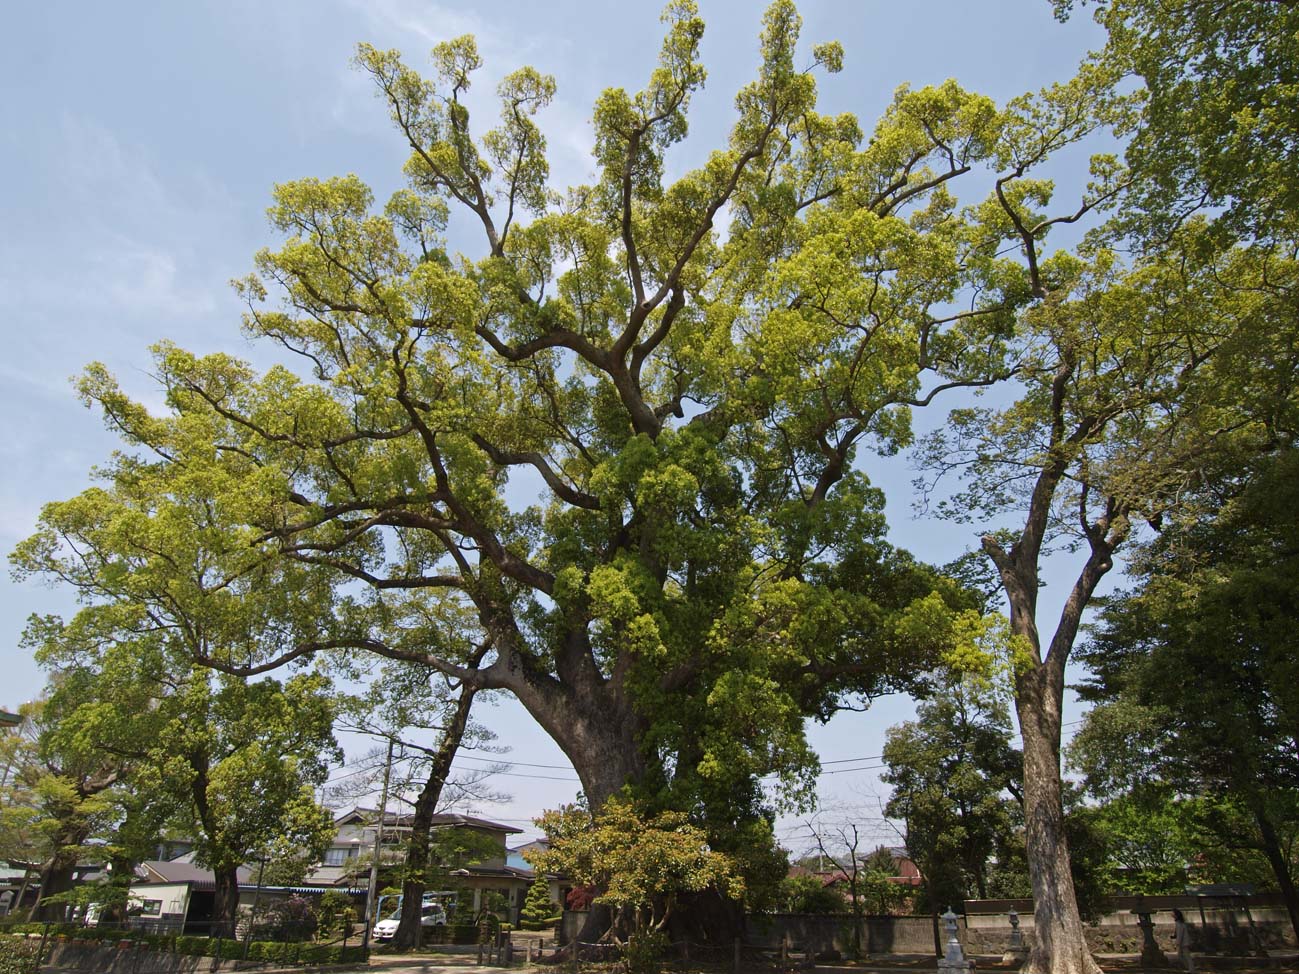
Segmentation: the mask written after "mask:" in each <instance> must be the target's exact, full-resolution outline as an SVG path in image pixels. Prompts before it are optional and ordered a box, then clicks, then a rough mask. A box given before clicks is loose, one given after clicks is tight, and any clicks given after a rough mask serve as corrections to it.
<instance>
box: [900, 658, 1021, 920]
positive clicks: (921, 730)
mask: <svg viewBox="0 0 1299 974" xmlns="http://www.w3.org/2000/svg"><path fill="white" fill-rule="evenodd" d="M916 715H917V719H916V720H915V721H910V722H907V723H904V724H900V725H898V726H897V727H893V728H891V729H890V730H889V732H888V735H887V737H886V738H885V744H884V763H885V764H886V765H887V767H888V770H886V771H885V772H883V773H882V774H881V775H880V778H881V780H882V781H884V782H886V783H887V784H890V785H892V786H893V795H892V797H891V798H890V799H889V802H888V805H887V806H886V808H885V814H887V815H888V816H889V817H890V818H894V819H897V820H899V821H902V822H905V823H906V840H907V853H908V855H910V856H911V858H912V859H913V860H914V861H915V863H916V865H917V866H919V867H920V872H921V875H922V876H924V878H925V890H926V893H927V894H928V895H927V899H928V905H929V908H930V910H931V911H933V912H939V911H941V910H942V909H944V908H945V906H946V905H947V904H949V903H951V904H955V903H957V902H958V901H961V900H965V899H967V898H972V896H971V894H974V895H977V896H978V898H980V899H986V898H987V896H988V861H989V859H990V857H991V856H992V854H993V852H994V850H996V849H997V848H998V847H999V846H1000V845H1004V844H1005V840H1006V837H1007V835H1008V834H1009V833H1010V832H1011V831H1012V829H1013V823H1014V819H1015V813H1014V810H1013V806H1014V805H1015V804H1016V803H1017V802H1018V801H1019V800H1020V778H1021V774H1022V759H1021V757H1020V754H1019V752H1018V751H1017V750H1016V749H1015V748H1013V747H1012V746H1011V743H1010V741H1011V730H1010V718H1009V715H1008V714H1007V713H1006V708H1005V705H1004V704H1003V703H1002V702H1001V701H1000V700H999V699H997V697H996V696H995V695H994V694H993V693H992V692H991V691H990V689H989V688H987V687H984V686H980V685H979V684H978V683H977V682H975V681H974V680H963V679H961V678H959V677H957V678H956V679H954V680H952V681H950V682H949V683H948V685H947V687H946V688H945V690H944V691H943V692H941V693H940V694H939V695H938V696H937V697H935V698H934V699H932V700H928V701H925V702H923V703H921V704H920V705H919V706H918V707H917V708H916Z"/></svg>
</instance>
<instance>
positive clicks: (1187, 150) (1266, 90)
mask: <svg viewBox="0 0 1299 974" xmlns="http://www.w3.org/2000/svg"><path fill="white" fill-rule="evenodd" d="M1053 4H1054V6H1055V8H1056V13H1057V16H1060V17H1061V18H1064V17H1067V16H1068V14H1069V12H1070V11H1071V9H1072V7H1073V6H1074V3H1073V0H1053ZM1081 5H1084V4H1080V6H1081ZM1090 5H1091V6H1092V7H1093V8H1094V11H1095V13H1094V16H1095V18H1096V21H1097V23H1099V24H1100V25H1101V26H1102V27H1104V28H1105V30H1106V33H1107V35H1108V43H1107V45H1106V47H1105V49H1104V50H1103V51H1102V52H1101V54H1100V57H1101V59H1102V60H1104V61H1105V62H1107V63H1108V64H1110V65H1112V66H1113V67H1114V68H1116V69H1117V70H1118V71H1120V72H1122V73H1123V74H1124V75H1126V76H1128V77H1133V78H1136V79H1139V81H1140V83H1141V84H1142V85H1143V86H1144V92H1143V94H1144V104H1143V111H1142V123H1141V125H1140V127H1139V128H1138V129H1137V132H1136V135H1135V137H1134V138H1133V140H1132V142H1131V145H1130V146H1129V147H1128V150H1127V155H1128V160H1129V163H1130V164H1131V165H1132V167H1133V169H1134V171H1135V172H1136V173H1137V175H1138V180H1137V183H1136V187H1137V190H1138V192H1137V195H1136V197H1135V199H1134V203H1135V204H1136V205H1134V206H1133V207H1132V208H1131V210H1130V211H1129V212H1130V216H1129V219H1128V221H1127V223H1128V225H1129V226H1134V225H1135V226H1136V227H1137V228H1139V229H1142V230H1143V232H1144V233H1145V235H1146V236H1148V237H1155V238H1160V237H1166V236H1167V235H1168V234H1169V233H1170V232H1171V230H1172V229H1173V228H1174V227H1175V226H1176V225H1177V223H1178V222H1180V221H1181V220H1182V219H1184V218H1185V217H1186V216H1188V215H1189V214H1191V213H1193V212H1196V211H1208V212H1211V213H1213V214H1214V219H1215V220H1217V221H1220V222H1221V223H1222V224H1223V229H1224V231H1226V232H1227V235H1228V237H1229V239H1230V238H1236V239H1239V238H1241V237H1244V238H1247V239H1255V240H1259V241H1264V242H1266V241H1273V240H1278V239H1279V240H1281V241H1284V240H1286V239H1287V238H1288V237H1289V236H1290V235H1292V234H1293V233H1294V230H1295V217H1296V215H1299V189H1296V186H1295V181H1294V179H1292V178H1291V175H1290V171H1289V169H1288V167H1287V160H1288V159H1289V158H1291V157H1292V156H1293V154H1294V149H1295V144H1294V138H1295V132H1299V96H1296V94H1295V91H1296V85H1297V84H1299V71H1297V69H1296V67H1295V65H1296V64H1297V63H1299V40H1296V37H1297V36H1299V11H1296V9H1295V8H1294V6H1293V5H1292V4H1289V3H1271V2H1268V0H1232V2H1229V3H1221V4H1201V3H1178V4H1168V3H1160V2H1158V0H1100V2H1094V0H1093V2H1090Z"/></svg>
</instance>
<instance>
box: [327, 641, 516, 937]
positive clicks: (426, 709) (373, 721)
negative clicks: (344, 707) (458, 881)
mask: <svg viewBox="0 0 1299 974" xmlns="http://www.w3.org/2000/svg"><path fill="white" fill-rule="evenodd" d="M482 656H483V651H481V650H480V651H478V652H477V653H476V654H475V653H474V652H472V651H470V652H468V653H467V658H468V659H469V661H470V663H471V664H473V663H476V662H481V659H482ZM345 669H350V667H345ZM477 693H478V688H477V687H476V686H473V685H470V684H465V683H463V682H457V681H452V680H450V679H449V678H447V677H446V676H445V675H443V674H442V673H440V672H438V671H437V670H435V669H431V668H430V667H428V666H424V665H420V664H417V663H410V662H397V663H392V662H390V663H388V664H387V665H385V666H384V667H383V668H382V669H381V671H380V673H379V674H378V676H377V678H376V679H375V680H374V681H373V682H372V683H371V685H370V687H369V688H368V690H367V692H366V693H365V694H364V695H362V696H360V697H357V698H353V699H352V700H351V701H350V702H349V704H348V710H349V712H350V715H351V716H350V718H349V722H350V724H351V726H352V728H353V729H354V730H357V731H358V732H360V733H366V734H371V735H375V736H379V737H386V738H387V739H388V740H389V741H390V742H391V744H393V745H394V746H395V747H396V760H395V764H396V767H397V770H398V784H397V785H396V786H395V787H394V789H393V790H394V792H395V793H396V794H397V796H398V798H399V800H404V794H405V792H406V791H407V790H408V789H407V783H408V784H409V788H410V789H411V790H415V791H416V794H415V797H414V799H413V800H411V801H410V804H411V814H410V818H409V831H408V833H407V836H406V851H405V856H404V858H403V860H402V866H401V885H402V891H401V895H402V900H401V908H400V912H401V919H400V922H399V924H398V927H397V932H396V933H395V934H394V935H393V938H392V944H393V946H394V948H397V949H410V948H412V947H418V946H419V944H420V940H421V937H422V934H423V925H422V924H421V917H422V903H423V901H424V891H425V890H426V889H428V888H429V886H430V882H432V881H434V880H435V879H436V878H437V877H439V876H441V875H443V874H444V873H445V868H444V864H443V863H441V862H440V861H439V859H438V856H437V855H436V853H437V849H436V848H435V846H436V845H437V844H438V843H436V842H435V841H434V838H433V833H434V816H435V815H436V814H437V813H438V812H440V811H443V810H444V809H445V808H448V807H451V806H453V805H455V804H457V803H459V802H463V801H465V800H466V799H470V798H472V799H474V800H476V801H493V800H501V798H502V797H503V796H500V795H498V794H495V793H493V792H491V791H490V790H489V789H488V788H487V787H485V784H486V782H488V781H489V780H490V778H491V776H492V774H493V772H494V770H495V769H493V768H484V769H482V770H479V771H475V772H470V773H467V774H465V773H461V774H459V775H455V776H453V774H452V767H451V765H452V762H453V761H454V760H455V758H456V756H457V755H458V754H459V753H460V751H461V749H462V748H466V749H473V748H477V749H483V748H487V749H491V748H492V745H491V741H493V740H494V739H495V735H494V734H493V733H492V732H491V731H490V730H489V729H488V728H486V727H484V726H482V725H481V724H478V723H476V722H473V721H471V719H470V715H471V712H472V708H473V703H474V699H475V697H476V695H477ZM419 731H422V732H431V733H432V735H433V743H432V745H431V746H430V745H428V744H420V743H416V742H415V741H414V740H413V738H414V736H415V734H416V732H419ZM381 753H382V751H381ZM375 756H378V755H375ZM392 757H393V754H392V753H391V752H387V753H386V755H385V758H384V762H385V764H387V762H388V759H389V758H392ZM392 770H393V768H392V765H388V766H387V767H385V768H384V772H383V773H384V774H385V775H386V774H388V773H389V772H390V771H392ZM373 771H374V772H375V773H376V774H377V773H378V771H379V768H378V766H377V764H376V766H375V767H374V768H373ZM372 778H373V775H371V776H369V777H367V776H362V777H360V778H353V779H351V785H350V788H349V787H348V786H344V787H343V788H341V789H339V790H337V791H336V793H335V797H338V796H339V795H344V794H347V793H348V791H349V790H351V791H355V792H366V791H368V790H369V789H370V788H372V785H373V780H372ZM489 857H490V853H488V854H485V855H484V856H483V858H489ZM438 885H445V884H444V883H435V888H436V886H438Z"/></svg>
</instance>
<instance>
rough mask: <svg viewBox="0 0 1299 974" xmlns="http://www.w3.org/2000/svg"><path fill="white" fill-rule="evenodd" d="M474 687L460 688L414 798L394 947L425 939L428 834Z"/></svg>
mask: <svg viewBox="0 0 1299 974" xmlns="http://www.w3.org/2000/svg"><path fill="white" fill-rule="evenodd" d="M474 692H475V691H474V688H473V687H470V686H469V685H467V684H465V685H462V686H461V688H460V698H459V699H458V700H457V701H456V707H455V710H454V711H453V712H452V714H451V719H450V720H449V721H448V722H447V726H446V727H444V728H443V729H442V740H441V743H439V745H438V748H437V753H436V754H434V755H433V763H432V766H431V767H430V768H429V773H428V779H427V780H426V781H425V782H424V787H423V788H422V789H421V790H420V793H419V797H418V798H417V799H416V800H415V813H414V815H413V816H412V819H411V827H410V838H409V839H407V841H406V879H405V881H404V882H403V883H402V887H401V894H402V898H401V921H400V922H399V923H398V926H397V933H396V934H395V935H394V936H393V946H394V947H395V948H397V949H398V950H410V949H412V948H414V947H418V946H419V945H420V941H421V939H422V938H423V931H424V928H423V925H422V923H421V921H422V919H423V910H424V890H425V886H426V884H427V882H428V870H429V865H430V864H429V837H430V833H431V832H432V830H433V815H434V813H435V812H436V811H437V807H438V803H439V802H440V801H441V800H442V788H443V786H444V785H445V784H446V780H447V777H448V776H449V775H450V774H451V762H452V761H454V760H455V756H456V752H457V751H459V750H460V743H461V741H463V740H464V736H465V730H466V729H467V728H468V726H469V712H470V710H471V709H472V707H473V702H474Z"/></svg>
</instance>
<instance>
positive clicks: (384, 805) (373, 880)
mask: <svg viewBox="0 0 1299 974" xmlns="http://www.w3.org/2000/svg"><path fill="white" fill-rule="evenodd" d="M391 775H392V738H388V760H387V761H386V762H385V763H384V766H383V797H382V798H381V799H380V800H379V821H378V822H377V823H376V824H375V827H374V855H373V856H371V858H370V887H369V890H368V892H366V894H365V934H364V937H365V940H364V941H363V942H362V944H361V946H362V948H364V949H365V950H369V949H370V929H371V928H372V927H373V926H374V925H375V923H377V922H378V919H379V918H378V917H377V916H376V915H375V912H376V911H375V907H376V905H377V904H376V903H375V900H376V898H377V897H378V895H379V843H380V842H382V841H383V820H384V817H385V816H386V815H387V814H388V779H389V778H390V777H391Z"/></svg>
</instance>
